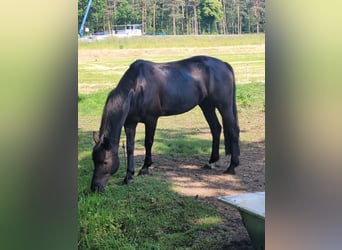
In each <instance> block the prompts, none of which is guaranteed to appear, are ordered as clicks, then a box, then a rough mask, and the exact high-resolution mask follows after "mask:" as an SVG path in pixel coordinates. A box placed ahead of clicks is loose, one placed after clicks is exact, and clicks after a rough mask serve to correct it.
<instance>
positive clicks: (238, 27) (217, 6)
mask: <svg viewBox="0 0 342 250" xmlns="http://www.w3.org/2000/svg"><path fill="white" fill-rule="evenodd" d="M88 2H89V0H78V28H80V26H81V23H82V19H83V17H84V15H85V11H86V8H87V5H88ZM125 24H141V25H142V32H143V33H151V34H158V33H160V32H163V33H165V34H167V35H199V34H242V33H259V32H264V30H265V0H93V1H92V4H91V7H90V11H89V14H88V17H87V21H86V25H85V27H87V28H89V31H90V33H94V32H100V31H106V32H108V33H112V31H113V29H114V27H115V25H125Z"/></svg>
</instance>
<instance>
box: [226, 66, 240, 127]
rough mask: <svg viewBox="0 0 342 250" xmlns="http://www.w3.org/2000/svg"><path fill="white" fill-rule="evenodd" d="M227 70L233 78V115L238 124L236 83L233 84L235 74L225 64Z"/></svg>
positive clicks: (231, 68)
mask: <svg viewBox="0 0 342 250" xmlns="http://www.w3.org/2000/svg"><path fill="white" fill-rule="evenodd" d="M226 65H227V67H228V69H229V70H230V71H231V72H232V76H233V83H232V84H233V114H234V117H235V120H236V122H237V123H238V114H237V106H236V83H235V73H234V69H233V67H232V66H231V65H230V64H229V63H226Z"/></svg>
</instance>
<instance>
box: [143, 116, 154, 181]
mask: <svg viewBox="0 0 342 250" xmlns="http://www.w3.org/2000/svg"><path fill="white" fill-rule="evenodd" d="M156 127H157V118H155V117H149V118H147V119H146V121H145V151H146V153H145V160H144V165H143V167H142V168H141V170H140V171H139V175H145V174H148V167H149V166H151V165H152V163H153V162H152V145H153V140H154V134H155V132H156Z"/></svg>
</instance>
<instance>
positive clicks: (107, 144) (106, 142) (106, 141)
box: [102, 137, 112, 150]
mask: <svg viewBox="0 0 342 250" xmlns="http://www.w3.org/2000/svg"><path fill="white" fill-rule="evenodd" d="M102 145H103V147H104V149H105V150H109V149H111V148H112V144H111V143H110V141H109V139H108V138H107V137H103V142H102Z"/></svg>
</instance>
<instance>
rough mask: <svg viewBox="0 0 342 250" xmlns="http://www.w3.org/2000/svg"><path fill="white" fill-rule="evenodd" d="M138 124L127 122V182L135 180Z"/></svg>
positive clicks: (125, 181) (125, 180)
mask: <svg viewBox="0 0 342 250" xmlns="http://www.w3.org/2000/svg"><path fill="white" fill-rule="evenodd" d="M136 128H137V124H129V125H126V124H125V133H126V150H127V174H126V177H125V179H124V183H125V184H130V183H132V182H133V176H134V139H135V132H136Z"/></svg>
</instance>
